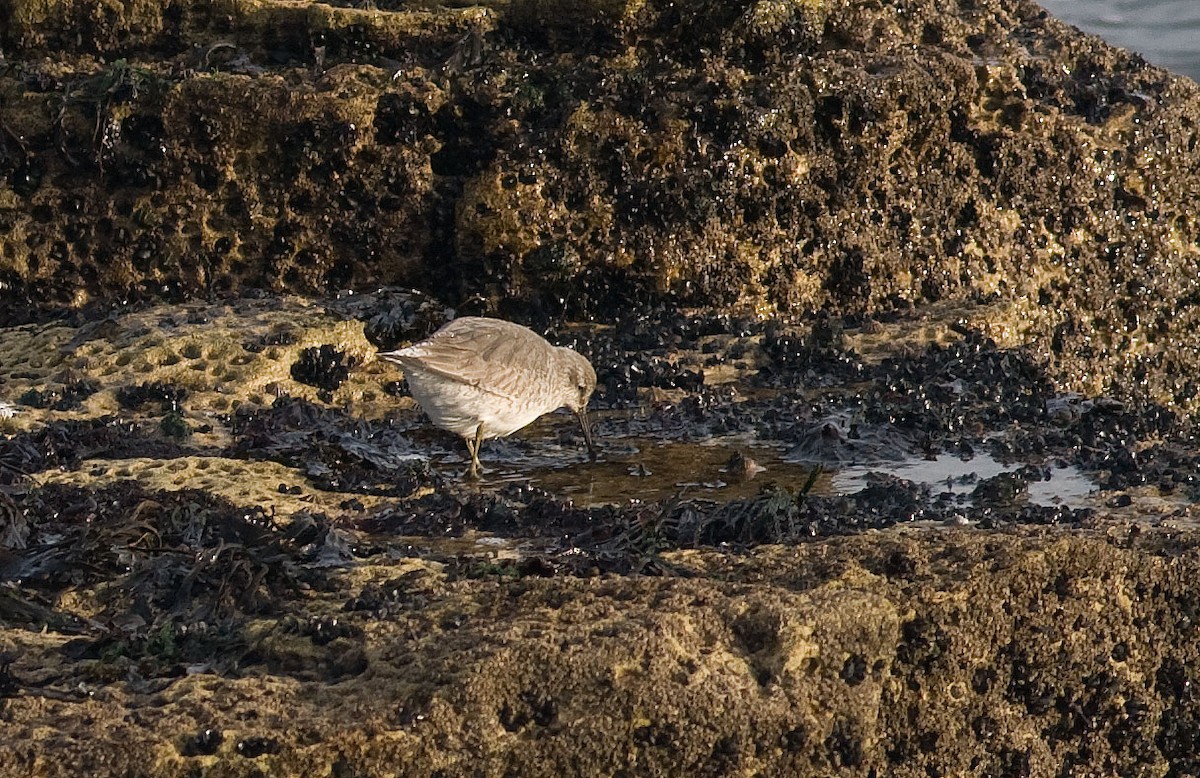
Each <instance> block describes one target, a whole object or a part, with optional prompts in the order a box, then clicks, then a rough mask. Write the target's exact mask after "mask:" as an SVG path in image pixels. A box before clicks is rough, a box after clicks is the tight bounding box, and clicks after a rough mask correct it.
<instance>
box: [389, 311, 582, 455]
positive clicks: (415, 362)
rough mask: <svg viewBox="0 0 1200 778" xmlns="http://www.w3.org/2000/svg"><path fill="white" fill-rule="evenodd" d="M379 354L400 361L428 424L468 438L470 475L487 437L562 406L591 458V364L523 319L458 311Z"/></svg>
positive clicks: (498, 435) (507, 432) (509, 431)
mask: <svg viewBox="0 0 1200 778" xmlns="http://www.w3.org/2000/svg"><path fill="white" fill-rule="evenodd" d="M379 356H380V357H382V358H383V359H387V360H390V361H392V362H395V363H397V364H399V365H400V367H402V368H404V375H405V377H406V378H407V379H408V386H409V388H410V389H411V390H412V394H413V397H415V398H416V400H417V402H418V403H420V404H421V408H422V409H423V410H424V411H425V413H426V415H428V416H429V418H430V420H432V421H433V423H434V424H436V425H437V426H438V427H441V428H442V429H444V430H447V431H449V432H453V433H455V434H457V435H460V436H462V438H463V440H464V441H466V443H467V450H468V451H469V452H470V453H471V465H470V468H469V469H468V470H467V475H468V476H469V477H471V478H477V477H478V475H479V445H480V443H482V442H483V440H484V439H485V438H502V437H504V436H505V435H510V434H512V433H513V432H516V431H517V430H519V429H521V428H522V427H524V426H525V425H527V424H529V423H530V422H532V421H533V420H534V419H536V418H538V417H539V416H541V415H542V414H545V413H549V412H550V411H553V410H556V409H558V408H562V407H564V406H566V407H567V408H569V409H570V410H571V411H573V412H574V413H575V415H576V416H577V417H578V418H579V424H580V426H581V427H583V439H584V442H586V443H587V448H588V454H589V455H590V456H591V458H592V459H595V458H596V448H595V446H593V445H592V430H591V427H589V426H588V418H587V404H588V400H589V399H590V398H591V396H592V392H593V391H594V390H595V388H596V371H595V370H593V369H592V365H591V363H589V362H588V361H587V359H586V358H585V357H584V356H583V355H582V354H579V353H578V352H575V351H572V350H571V349H569V348H564V347H561V346H553V345H551V344H550V343H548V342H547V341H546V339H545V338H543V337H541V336H540V335H538V334H537V333H536V332H534V331H533V330H531V329H529V328H528V327H522V326H521V325H519V324H513V323H512V322H507V321H501V320H500V319H489V318H484V317H479V316H464V317H463V318H461V319H455V320H454V321H452V322H450V323H449V324H447V325H446V326H444V327H442V328H441V329H440V330H438V331H437V332H435V333H433V335H431V336H430V337H429V338H428V339H426V340H423V341H421V342H420V343H416V344H414V345H412V346H409V347H408V348H402V349H400V350H398V351H388V352H380V354H379Z"/></svg>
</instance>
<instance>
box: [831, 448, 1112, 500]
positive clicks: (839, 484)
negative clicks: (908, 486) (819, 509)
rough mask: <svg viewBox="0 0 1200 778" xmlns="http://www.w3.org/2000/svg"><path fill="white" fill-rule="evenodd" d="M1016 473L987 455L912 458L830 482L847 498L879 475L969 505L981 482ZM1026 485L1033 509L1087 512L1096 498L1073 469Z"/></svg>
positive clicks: (850, 471) (852, 470)
mask: <svg viewBox="0 0 1200 778" xmlns="http://www.w3.org/2000/svg"><path fill="white" fill-rule="evenodd" d="M1019 469H1020V466H1019V465H1014V464H1009V465H1006V464H1003V463H1001V462H999V461H998V460H996V459H995V458H994V457H992V456H989V455H987V454H977V455H976V456H974V457H973V458H971V459H969V460H963V459H960V458H958V457H953V456H945V455H943V456H939V457H937V458H935V459H932V460H930V459H923V458H918V457H913V458H912V459H907V460H904V461H902V462H886V463H874V464H872V465H870V466H855V467H847V468H844V469H842V470H839V471H838V472H836V473H834V474H833V476H832V479H831V480H832V485H833V489H834V490H835V491H836V492H839V493H844V494H848V493H852V492H856V491H858V490H859V489H862V488H863V487H864V486H866V485H867V481H868V476H869V475H870V474H873V473H882V474H885V475H891V476H895V477H897V478H904V479H906V480H909V481H913V482H914V483H919V484H924V485H927V486H929V487H931V488H932V489H933V491H934V493H935V494H948V495H951V496H952V497H953V498H954V499H955V500H956V501H961V502H963V503H964V504H970V502H971V500H970V497H971V493H972V492H973V491H974V490H975V487H976V486H978V484H979V482H980V481H983V480H986V479H988V478H995V477H996V476H998V475H1001V474H1003V473H1016V472H1017V471H1018V470H1019ZM1027 483H1028V488H1027V490H1026V498H1027V499H1028V501H1029V502H1030V503H1032V504H1034V505H1045V506H1050V507H1057V506H1066V507H1068V508H1087V507H1091V506H1093V505H1094V504H1095V498H1096V495H1097V494H1098V490H1097V488H1096V485H1095V484H1094V483H1093V482H1092V481H1091V479H1089V478H1088V477H1087V476H1086V475H1085V474H1084V473H1083V471H1081V470H1080V469H1079V468H1077V467H1073V466H1067V467H1057V466H1056V467H1050V468H1048V469H1046V470H1045V471H1044V472H1043V478H1042V479H1041V480H1037V479H1034V478H1029V479H1028V481H1027Z"/></svg>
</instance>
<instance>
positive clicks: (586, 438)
mask: <svg viewBox="0 0 1200 778" xmlns="http://www.w3.org/2000/svg"><path fill="white" fill-rule="evenodd" d="M575 415H576V416H577V417H578V418H579V426H580V427H583V442H584V443H587V448H588V457H589V458H590V459H591V460H592V461H593V462H595V461H596V446H595V444H593V443H592V425H591V424H588V417H587V408H580V409H579V410H578V411H576V412H575Z"/></svg>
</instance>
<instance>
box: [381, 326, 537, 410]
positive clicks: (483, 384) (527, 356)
mask: <svg viewBox="0 0 1200 778" xmlns="http://www.w3.org/2000/svg"><path fill="white" fill-rule="evenodd" d="M456 325H457V326H456ZM382 356H384V357H385V358H388V359H392V360H393V361H395V362H398V363H399V364H400V366H401V367H416V368H419V369H421V370H426V371H428V372H430V373H434V374H435V375H440V376H443V377H445V378H449V379H451V380H454V381H461V382H463V383H465V384H470V385H471V386H474V387H477V388H479V389H482V390H483V391H485V392H489V393H491V394H495V395H498V396H500V397H508V398H517V397H521V396H522V395H524V394H526V393H527V387H528V383H529V382H530V381H538V380H545V379H544V378H543V376H546V375H547V374H548V373H550V371H551V366H552V364H553V359H554V347H553V346H551V345H550V344H549V343H547V342H546V341H545V340H543V339H542V338H540V337H538V336H537V335H536V334H534V333H533V332H532V331H531V330H528V329H526V328H525V327H521V326H520V325H517V324H512V323H510V322H506V321H499V320H496V319H481V318H464V319H456V320H455V321H454V322H451V324H450V325H448V326H446V327H443V328H442V329H440V330H438V331H437V332H435V333H434V334H433V335H432V336H430V337H429V339H428V340H423V341H421V342H420V343H417V344H414V345H412V346H409V347H408V348H405V349H400V350H399V351H393V352H391V353H389V354H384V355H382ZM522 387H526V389H523V388H522Z"/></svg>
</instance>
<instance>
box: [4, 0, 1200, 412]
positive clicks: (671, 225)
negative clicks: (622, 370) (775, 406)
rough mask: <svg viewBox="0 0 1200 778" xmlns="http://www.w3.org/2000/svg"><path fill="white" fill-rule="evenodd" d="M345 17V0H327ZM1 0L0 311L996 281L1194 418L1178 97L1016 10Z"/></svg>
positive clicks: (921, 290) (1181, 98)
mask: <svg viewBox="0 0 1200 778" xmlns="http://www.w3.org/2000/svg"><path fill="white" fill-rule="evenodd" d="M342 6H345V7H342ZM360 6H362V4H350V3H344V4H341V5H325V4H321V3H297V2H285V1H284V0H229V1H228V2H225V3H221V4H216V5H214V4H212V3H199V2H190V1H186V0H178V1H177V2H173V3H168V4H166V5H165V6H163V5H162V4H154V3H140V4H117V3H108V2H106V3H99V4H97V3H90V2H89V3H83V2H64V3H57V4H51V3H44V2H38V1H35V0H4V2H2V3H0V22H3V23H2V24H0V30H2V32H0V48H2V50H3V52H4V55H5V59H4V60H3V63H2V64H0V174H2V175H0V232H2V233H3V235H4V238H3V240H2V241H0V243H2V244H3V248H2V250H0V299H2V300H3V302H4V305H3V311H4V313H3V316H4V318H5V320H6V321H7V322H12V321H14V320H21V319H23V318H28V317H33V316H38V315H39V311H40V312H43V313H44V312H45V311H46V310H48V309H52V308H54V307H60V306H73V307H81V306H88V305H100V306H106V305H110V304H111V303H113V302H114V301H128V300H137V299H147V298H150V299H162V298H166V299H168V300H179V299H186V298H190V297H193V296H195V295H197V294H211V293H223V292H242V291H245V290H246V289H248V288H253V289H270V290H274V291H285V290H286V291H293V292H303V293H312V292H327V291H330V290H335V289H341V288H353V287H357V288H367V287H369V286H372V285H375V284H378V283H392V282H402V283H407V284H411V285H416V286H420V287H422V288H424V289H426V290H429V291H432V292H434V293H435V294H437V295H438V296H440V297H442V298H443V299H444V300H445V301H446V302H448V303H449V304H451V305H456V306H457V305H461V304H467V305H470V306H476V307H478V308H480V309H481V310H488V311H492V312H499V313H501V314H505V315H509V316H516V317H518V318H526V319H527V318H530V317H538V316H543V317H544V316H554V317H557V316H562V315H567V316H573V317H594V318H599V319H606V318H609V317H611V316H612V315H614V313H615V312H616V311H617V310H625V309H627V308H628V306H631V305H632V306H635V307H637V306H645V305H650V304H653V303H655V302H656V301H664V300H665V301H675V302H682V303H686V304H692V305H698V306H729V305H737V306H741V307H743V308H745V309H746V310H750V311H758V312H771V311H775V312H784V313H788V314H795V315H806V314H809V313H811V312H814V311H817V310H827V311H833V312H841V313H845V312H859V313H873V312H880V311H887V310H890V309H895V308H905V307H910V306H923V305H926V304H928V303H930V302H934V301H939V300H958V301H963V300H993V301H1001V302H1007V303H1011V305H1012V307H1013V317H1012V330H1013V334H1014V336H1015V337H1016V338H1018V339H1019V340H1021V341H1022V342H1026V343H1028V344H1030V345H1031V346H1033V347H1034V348H1035V349H1037V350H1038V351H1039V352H1040V353H1042V354H1044V355H1045V357H1046V358H1047V359H1048V360H1050V361H1052V362H1053V364H1054V368H1055V374H1056V376H1057V378H1058V380H1059V381H1060V382H1061V383H1062V384H1063V385H1064V386H1065V387H1067V388H1072V389H1075V390H1079V391H1085V392H1086V393H1088V394H1093V395H1095V394H1099V393H1103V392H1108V393H1115V394H1120V395H1123V396H1134V395H1138V396H1143V397H1149V398H1150V399H1153V400H1155V401H1158V402H1163V403H1166V404H1168V405H1171V404H1182V405H1184V406H1186V407H1187V409H1188V410H1194V405H1195V397H1196V396H1197V394H1200V392H1197V389H1196V386H1195V382H1194V379H1193V378H1191V377H1190V376H1195V375H1197V372H1198V368H1200V364H1198V361H1200V358H1198V357H1197V354H1200V350H1198V349H1197V343H1196V335H1195V333H1196V332H1198V331H1200V327H1198V326H1197V324H1198V322H1197V321H1196V320H1195V314H1194V313H1193V312H1192V309H1193V307H1194V306H1191V305H1190V304H1189V303H1188V301H1190V300H1191V299H1192V298H1193V297H1194V296H1195V295H1196V294H1197V286H1196V284H1197V281H1196V279H1197V278H1198V277H1200V273H1198V272H1197V257H1198V256H1200V254H1198V252H1197V250H1196V245H1197V240H1198V239H1200V231H1198V227H1197V222H1196V219H1195V218H1194V214H1193V210H1194V208H1193V203H1194V201H1195V192H1196V191H1197V187H1198V185H1200V181H1198V178H1197V176H1198V174H1200V150H1198V149H1197V130H1196V127H1197V124H1198V119H1200V109H1198V108H1197V105H1198V104H1200V103H1197V96H1198V95H1200V93H1198V92H1197V90H1196V86H1195V84H1193V83H1192V82H1190V81H1188V80H1186V79H1181V78H1175V77H1172V76H1170V75H1169V74H1167V73H1166V72H1164V71H1162V70H1160V69H1157V68H1154V67H1151V66H1148V65H1147V64H1146V63H1145V62H1143V61H1142V60H1140V59H1139V58H1138V57H1136V56H1134V55H1130V54H1128V53H1126V52H1123V51H1120V50H1117V49H1114V48H1112V47H1109V46H1106V45H1104V44H1103V43H1102V42H1100V41H1099V40H1097V39H1095V38H1091V37H1087V36H1084V35H1082V34H1080V33H1078V32H1077V31H1075V30H1073V29H1071V28H1068V27H1067V26H1065V25H1063V24H1061V23H1059V22H1058V21H1057V20H1055V19H1053V18H1051V17H1049V16H1048V15H1047V14H1046V13H1045V12H1044V11H1042V10H1041V9H1040V8H1039V7H1037V6H1036V5H1034V4H1033V3H1030V2H1015V3H1008V2H1001V1H1000V0H970V1H969V2H968V1H964V2H959V3H952V4H949V5H947V4H945V3H934V2H933V1H932V0H925V1H924V2H904V3H893V2H887V3H864V2H856V1H852V0H839V1H838V2H816V1H815V0H814V1H813V2H801V1H800V0H791V1H786V2H780V1H778V0H761V1H760V2H749V1H748V0H735V1H734V2H724V1H721V2H717V0H713V1H712V2H701V3H689V4H686V6H685V5H680V4H678V3H669V2H660V1H659V0H646V2H619V1H616V0H606V1H601V0H596V1H595V2H569V3H547V2H537V1H535V0H523V1H514V2H494V3H487V4H482V5H478V6H471V7H465V8H452V9H442V8H436V7H434V6H420V5H417V6H414V5H412V4H408V3H405V4H398V3H376V4H371V5H370V6H369V7H360Z"/></svg>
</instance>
